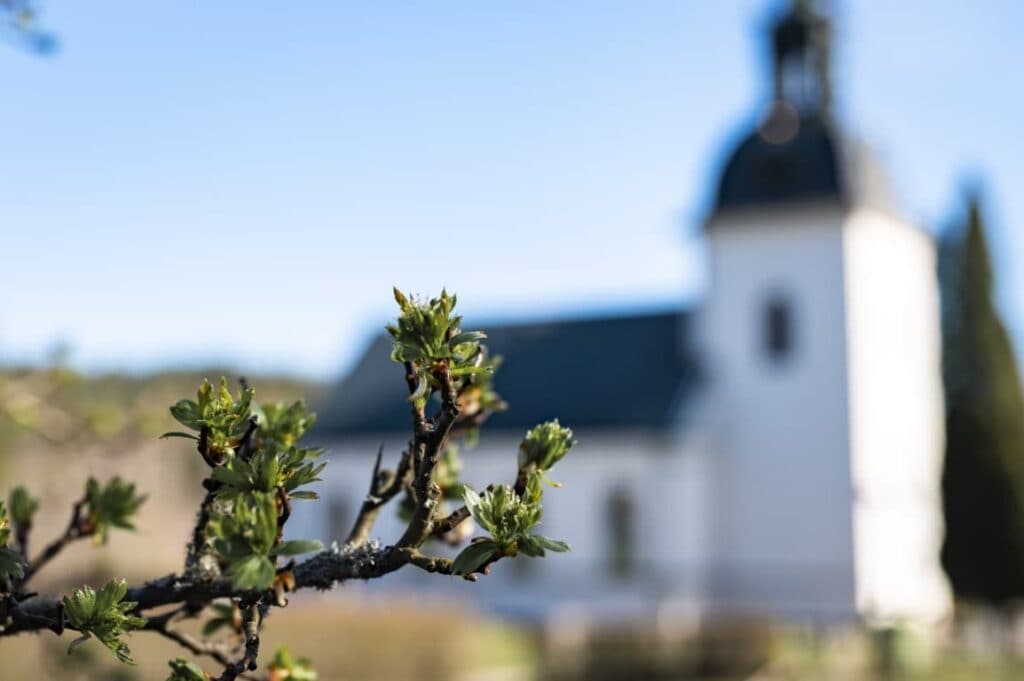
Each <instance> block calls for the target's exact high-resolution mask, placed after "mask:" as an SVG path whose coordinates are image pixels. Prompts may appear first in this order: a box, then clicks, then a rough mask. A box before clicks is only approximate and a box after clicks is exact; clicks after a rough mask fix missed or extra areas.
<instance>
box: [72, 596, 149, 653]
mask: <svg viewBox="0 0 1024 681" xmlns="http://www.w3.org/2000/svg"><path fill="white" fill-rule="evenodd" d="M127 593H128V586H127V584H126V583H125V581H124V580H123V579H116V580H111V581H109V582H107V583H106V584H105V585H104V586H103V588H102V589H100V590H99V592H97V591H94V590H93V589H92V587H89V586H83V587H82V588H81V589H76V590H75V591H74V593H72V595H71V596H65V597H64V616H65V617H66V618H67V622H68V624H69V625H70V626H71V628H72V629H76V630H78V631H79V632H81V634H82V635H81V636H80V637H79V638H77V639H75V640H74V642H72V644H71V646H70V647H69V648H68V653H71V652H72V651H73V650H74V649H75V648H76V647H78V646H79V645H81V644H82V643H84V642H85V641H87V640H89V639H90V638H92V637H95V638H96V639H97V640H98V641H99V642H100V643H102V644H103V645H104V646H106V647H107V649H109V650H110V652H111V653H113V654H114V656H115V657H116V658H117V659H118V660H120V661H121V662H125V663H128V664H134V662H133V661H132V658H131V651H130V650H129V649H128V644H126V643H125V642H124V641H123V640H122V637H123V636H125V635H126V634H127V633H128V632H130V631H133V630H135V629H141V628H142V627H144V626H145V625H146V620H145V619H143V618H141V617H135V616H133V615H130V614H129V613H130V612H131V611H132V610H133V609H134V608H135V605H136V604H135V603H132V602H131V601H125V600H124V597H125V594H127Z"/></svg>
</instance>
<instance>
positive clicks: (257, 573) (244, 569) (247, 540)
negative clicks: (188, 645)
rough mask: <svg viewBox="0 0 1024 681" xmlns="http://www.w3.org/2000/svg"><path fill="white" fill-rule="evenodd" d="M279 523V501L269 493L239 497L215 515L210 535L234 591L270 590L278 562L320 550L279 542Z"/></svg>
mask: <svg viewBox="0 0 1024 681" xmlns="http://www.w3.org/2000/svg"><path fill="white" fill-rule="evenodd" d="M277 519H278V507H277V497H276V495H274V494H270V493H267V492H252V493H250V494H245V495H239V496H237V497H236V498H234V499H233V500H232V501H231V503H230V504H229V505H227V506H226V507H222V508H221V509H220V510H218V511H216V512H214V513H213V514H212V517H211V518H210V522H209V523H208V524H207V533H208V534H209V536H210V537H211V538H212V540H213V549H214V551H216V552H217V554H218V556H219V557H220V558H221V560H222V561H223V562H224V563H225V564H226V568H227V569H226V572H227V575H228V577H230V578H231V580H232V582H233V583H234V585H235V588H237V589H242V590H248V589H264V588H268V587H270V586H271V585H272V584H273V582H274V578H275V576H276V574H277V570H276V567H275V560H276V558H278V557H279V556H296V555H299V554H303V553H309V552H311V551H318V550H319V549H320V548H321V545H320V542H318V541H311V540H292V541H283V542H277V536H278V525H277Z"/></svg>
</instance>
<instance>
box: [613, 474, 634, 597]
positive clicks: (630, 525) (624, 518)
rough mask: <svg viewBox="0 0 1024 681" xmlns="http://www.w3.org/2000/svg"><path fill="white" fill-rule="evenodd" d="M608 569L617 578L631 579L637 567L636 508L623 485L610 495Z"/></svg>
mask: <svg viewBox="0 0 1024 681" xmlns="http://www.w3.org/2000/svg"><path fill="white" fill-rule="evenodd" d="M607 503H608V506H607V511H606V515H607V517H606V520H607V525H606V527H607V528H608V571H609V572H610V573H611V575H612V576H613V577H615V578H616V579H629V577H631V576H632V574H633V571H634V570H635V568H636V552H635V548H636V518H635V516H636V508H635V505H634V503H633V497H632V496H631V495H630V494H629V491H628V490H626V489H625V488H623V487H616V488H615V489H613V490H612V492H611V494H610V495H609V496H608V502H607Z"/></svg>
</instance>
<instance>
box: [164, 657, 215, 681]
mask: <svg viewBox="0 0 1024 681" xmlns="http://www.w3.org/2000/svg"><path fill="white" fill-rule="evenodd" d="M167 664H168V665H170V667H171V675H170V676H168V677H167V681H209V678H210V677H209V676H208V675H207V674H206V672H204V671H203V670H202V669H200V668H199V667H197V666H196V665H195V664H193V663H192V662H189V661H188V660H186V659H183V658H180V657H179V658H176V659H174V660H171V661H170V662H168V663H167Z"/></svg>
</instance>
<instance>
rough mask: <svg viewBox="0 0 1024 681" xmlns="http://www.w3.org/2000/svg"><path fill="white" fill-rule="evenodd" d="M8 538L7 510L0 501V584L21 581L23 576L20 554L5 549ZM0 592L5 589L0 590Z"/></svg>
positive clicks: (23, 570)
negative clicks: (15, 580)
mask: <svg viewBox="0 0 1024 681" xmlns="http://www.w3.org/2000/svg"><path fill="white" fill-rule="evenodd" d="M10 538H11V528H10V527H9V526H8V524H7V509H6V508H5V507H4V502H2V501H0V582H10V581H11V580H14V579H21V577H22V576H23V575H24V574H25V561H24V560H23V559H22V557H21V554H19V553H18V552H17V551H15V550H13V549H9V548H7V542H8V540H9V539H10ZM0 586H2V585H0ZM0 590H6V589H2V588H0Z"/></svg>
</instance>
